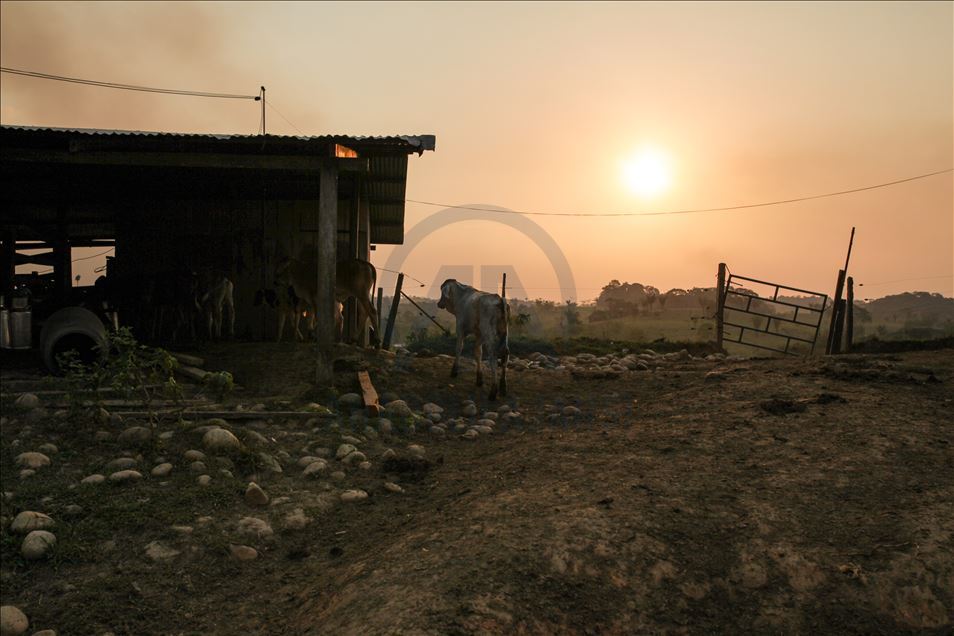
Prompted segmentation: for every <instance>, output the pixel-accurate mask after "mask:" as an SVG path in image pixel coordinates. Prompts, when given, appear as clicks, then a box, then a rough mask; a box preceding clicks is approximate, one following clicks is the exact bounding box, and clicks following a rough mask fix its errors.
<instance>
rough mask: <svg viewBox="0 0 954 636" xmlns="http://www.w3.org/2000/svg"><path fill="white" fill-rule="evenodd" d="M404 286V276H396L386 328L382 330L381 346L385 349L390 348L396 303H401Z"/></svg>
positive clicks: (395, 318)
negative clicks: (382, 339) (382, 340)
mask: <svg viewBox="0 0 954 636" xmlns="http://www.w3.org/2000/svg"><path fill="white" fill-rule="evenodd" d="M403 286H404V274H400V273H399V274H398V277H397V284H396V285H395V286H394V296H393V297H392V298H391V310H390V311H388V326H387V327H385V329H384V342H383V343H382V344H381V346H382V347H384V348H385V349H390V348H391V336H392V335H394V322H395V321H396V320H397V312H398V303H400V302H401V287H403Z"/></svg>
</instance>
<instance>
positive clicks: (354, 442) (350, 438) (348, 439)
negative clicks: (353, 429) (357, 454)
mask: <svg viewBox="0 0 954 636" xmlns="http://www.w3.org/2000/svg"><path fill="white" fill-rule="evenodd" d="M341 441H342V442H345V443H347V444H352V445H354V446H357V445H358V444H360V443H361V440H360V439H358V438H357V437H354V436H353V435H342V436H341Z"/></svg>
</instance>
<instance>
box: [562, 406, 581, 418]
mask: <svg viewBox="0 0 954 636" xmlns="http://www.w3.org/2000/svg"><path fill="white" fill-rule="evenodd" d="M579 414H580V409H578V408H576V407H575V406H564V407H563V415H565V416H566V417H575V416H577V415H579Z"/></svg>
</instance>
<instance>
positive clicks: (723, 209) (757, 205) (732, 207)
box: [406, 168, 954, 217]
mask: <svg viewBox="0 0 954 636" xmlns="http://www.w3.org/2000/svg"><path fill="white" fill-rule="evenodd" d="M952 171H954V168H946V169H944V170H938V171H936V172H928V173H926V174H919V175H917V176H914V177H907V178H905V179H897V180H895V181H888V182H886V183H878V184H875V185H870V186H864V187H861V188H852V189H850V190H839V191H838V192H826V193H825V194H814V195H811V196H805V197H797V198H794V199H782V200H779V201H767V202H765V203H748V204H745V205H730V206H725V207H718V208H696V209H690V210H666V211H662V212H594V213H586V212H531V211H526V210H493V209H490V208H479V207H472V206H467V205H451V204H449V203H434V202H432V201H419V200H417V199H406V202H407V203H416V204H418V205H431V206H436V207H444V208H453V209H457V210H475V211H478V212H496V213H498V214H520V215H524V216H583V217H621V216H669V215H673V214H700V213H703V212H728V211H731V210H747V209H751V208H764V207H768V206H771V205H783V204H786V203H798V202H799V201H812V200H814V199H824V198H827V197H837V196H841V195H845V194H854V193H856V192H864V191H866V190H875V189H877V188H887V187H890V186H895V185H898V184H901V183H907V182H909V181H917V180H918V179H927V178H928V177H935V176H937V175H941V174H946V173H948V172H952Z"/></svg>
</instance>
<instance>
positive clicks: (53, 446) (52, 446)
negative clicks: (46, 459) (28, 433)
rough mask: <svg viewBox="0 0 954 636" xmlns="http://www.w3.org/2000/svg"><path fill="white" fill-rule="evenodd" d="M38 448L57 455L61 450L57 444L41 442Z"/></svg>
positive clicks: (48, 453)
mask: <svg viewBox="0 0 954 636" xmlns="http://www.w3.org/2000/svg"><path fill="white" fill-rule="evenodd" d="M37 450H38V451H40V452H41V453H45V454H47V455H56V454H57V453H58V452H60V449H59V448H57V447H56V444H41V445H40V446H39V447H38V448H37Z"/></svg>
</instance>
